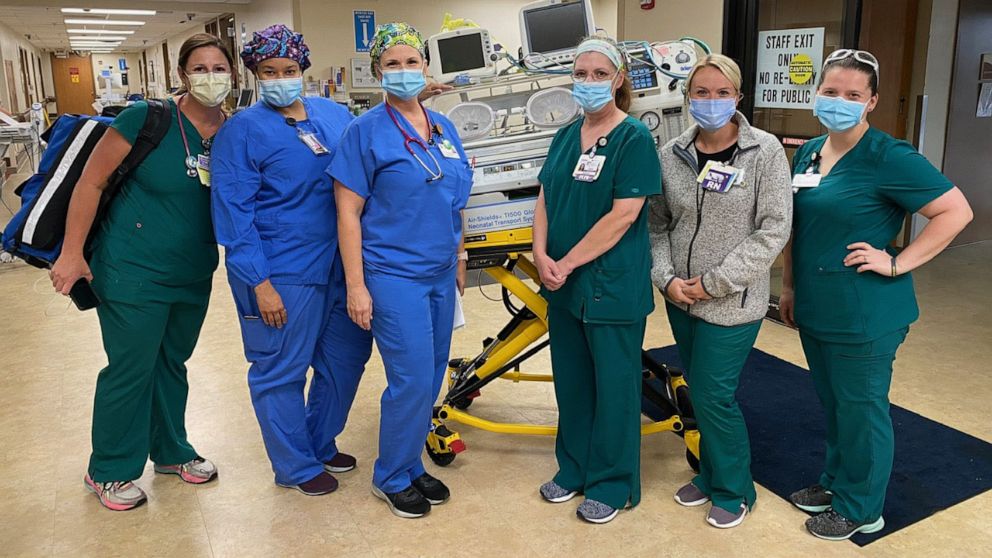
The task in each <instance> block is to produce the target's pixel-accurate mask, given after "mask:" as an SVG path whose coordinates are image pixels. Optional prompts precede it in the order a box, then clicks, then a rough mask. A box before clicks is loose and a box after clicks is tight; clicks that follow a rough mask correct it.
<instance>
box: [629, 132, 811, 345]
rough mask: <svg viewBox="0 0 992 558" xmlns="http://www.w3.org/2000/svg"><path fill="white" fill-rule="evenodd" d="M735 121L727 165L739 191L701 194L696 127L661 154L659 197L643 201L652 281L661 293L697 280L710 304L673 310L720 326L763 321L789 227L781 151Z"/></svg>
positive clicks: (788, 188) (787, 175)
mask: <svg viewBox="0 0 992 558" xmlns="http://www.w3.org/2000/svg"><path fill="white" fill-rule="evenodd" d="M734 121H735V122H737V125H738V126H739V137H738V140H737V145H738V147H737V151H736V152H735V153H734V156H733V159H732V160H731V162H730V164H731V165H733V166H734V167H737V168H739V169H743V170H744V178H743V184H738V185H735V186H734V187H732V188H731V189H730V190H729V191H728V192H726V193H723V194H721V193H717V192H711V191H707V190H703V189H702V188H701V187H700V185H699V184H698V183H697V182H696V176H697V175H698V174H699V169H698V168H697V166H698V165H697V159H696V150H695V147H694V146H693V141H694V140H695V138H696V134H697V133H698V132H699V127H698V125H693V126H692V127H690V128H689V129H688V130H686V131H685V132H684V133H683V134H682V135H681V136H679V137H678V138H675V139H674V140H671V141H669V142H668V143H666V144H665V146H664V147H663V148H662V150H661V168H662V176H663V178H664V180H663V184H664V192H665V193H664V196H655V197H652V198H650V202H649V204H650V205H649V206H650V212H649V220H648V223H649V230H650V234H651V252H652V257H653V260H654V264H653V267H652V270H651V279H652V281H653V282H654V284H655V286H657V287H658V288H659V289H661V290H662V293H666V290H665V288H666V287H667V286H668V284H669V283H671V281H672V280H673V279H674V278H675V277H680V278H682V279H690V278H692V277H696V276H698V275H702V282H703V288H704V289H705V290H706V293H707V294H709V295H710V296H711V297H713V298H712V299H711V300H703V301H699V302H697V303H695V304H693V305H692V306H691V307H688V306H687V305H685V304H677V306H679V307H680V308H682V309H683V310H686V311H687V312H688V313H689V314H691V315H693V316H695V317H698V318H700V319H702V320H704V321H706V322H709V323H713V324H716V325H722V326H731V325H739V324H745V323H748V322H753V321H756V320H759V319H761V318H762V317H764V315H765V313H766V312H767V311H768V295H769V286H768V282H769V269H770V268H771V266H772V263H773V262H774V261H775V258H776V257H777V256H778V254H779V252H781V251H782V248H783V247H784V246H785V243H786V242H787V241H788V239H789V232H790V230H791V227H792V172H791V170H790V167H789V161H788V159H787V158H786V156H785V150H784V149H782V145H781V144H780V143H779V141H778V140H777V139H776V138H775V136H773V135H771V134H769V133H767V132H764V131H762V130H759V129H757V128H752V127H751V125H750V124H749V123H748V121H747V119H746V118H744V115H742V114H741V113H739V112H738V113H737V115H736V116H735V117H734ZM666 296H667V295H666ZM670 302H671V301H670Z"/></svg>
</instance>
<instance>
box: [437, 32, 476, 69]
mask: <svg viewBox="0 0 992 558" xmlns="http://www.w3.org/2000/svg"><path fill="white" fill-rule="evenodd" d="M437 53H438V55H439V57H440V58H441V73H443V74H451V73H457V72H467V71H469V70H475V69H477V68H485V67H486V53H485V50H484V49H483V46H482V35H480V34H478V33H469V34H467V35H459V36H457V37H450V38H448V39H441V40H439V41H438V42H437Z"/></svg>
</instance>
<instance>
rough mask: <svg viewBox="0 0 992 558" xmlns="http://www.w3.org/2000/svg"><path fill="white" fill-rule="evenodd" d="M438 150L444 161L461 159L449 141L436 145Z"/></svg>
mask: <svg viewBox="0 0 992 558" xmlns="http://www.w3.org/2000/svg"><path fill="white" fill-rule="evenodd" d="M438 148H439V149H440V150H441V155H444V157H445V158H446V159H461V158H462V157H461V155H459V154H458V150H457V149H455V146H454V145H453V144H452V143H451V140H444V141H442V142H441V143H440V144H438Z"/></svg>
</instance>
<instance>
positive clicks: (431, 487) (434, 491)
mask: <svg viewBox="0 0 992 558" xmlns="http://www.w3.org/2000/svg"><path fill="white" fill-rule="evenodd" d="M413 489H414V490H416V491H417V492H419V493H420V495H421V496H423V497H424V498H426V499H427V501H428V502H430V503H431V505H433V506H438V505H441V504H443V503H445V502H447V501H448V498H450V497H451V492H450V491H449V490H448V487H447V486H444V483H443V482H441V481H439V480H437V479H436V478H434V477H432V476H430V475H428V474H427V473H424V474H423V475H420V476H419V477H417V478H415V479H413Z"/></svg>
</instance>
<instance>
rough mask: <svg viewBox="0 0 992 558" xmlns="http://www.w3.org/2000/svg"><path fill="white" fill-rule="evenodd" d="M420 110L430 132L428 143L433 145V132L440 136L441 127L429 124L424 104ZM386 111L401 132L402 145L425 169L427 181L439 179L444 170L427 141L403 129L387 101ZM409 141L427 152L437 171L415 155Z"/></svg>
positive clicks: (442, 175) (428, 116) (429, 119)
mask: <svg viewBox="0 0 992 558" xmlns="http://www.w3.org/2000/svg"><path fill="white" fill-rule="evenodd" d="M420 110H422V111H424V118H425V119H426V120H427V130H428V133H429V134H430V136H429V138H430V143H431V144H432V145H433V143H434V134H437V135H438V136H440V135H441V129H440V128H439V127H437V126H434V125H432V124H431V117H430V115H428V114H427V109H425V108H424V105H420ZM386 112H387V113H388V114H389V118H391V119H392V120H393V124H395V125H396V129H397V130H399V131H400V133H401V134H403V145H404V147H406V150H407V151H408V152H410V155H412V156H413V158H414V159H415V160H416V161H417V163H419V164H420V166H421V167H423V168H424V170H425V171H427V182H434V181H436V180H441V179H442V178H444V170H443V169H441V163H440V162H438V160H437V157H435V156H434V154H433V153H431V150H430V147H428V145H427V143H426V142H425V141H424V140H423V139H421V138H420V137H419V136H418V137H413V136H411V135H410V134H408V133H407V131H406V130H405V129H403V126H401V125H400V121H399V119H397V118H396V114H394V113H393V107H391V106H389V103H386ZM410 143H415V144H417V145H419V146H420V147H421V148H423V150H424V152H425V153H427V156H428V157H430V159H431V161H432V162H433V163H434V168H436V169H437V172H435V171H432V170H431V168H430V167H429V166H427V164H426V163H425V162H424V160H423V159H421V158H420V156H419V155H417V153H416V152H415V151H414V150H413V147H410Z"/></svg>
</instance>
